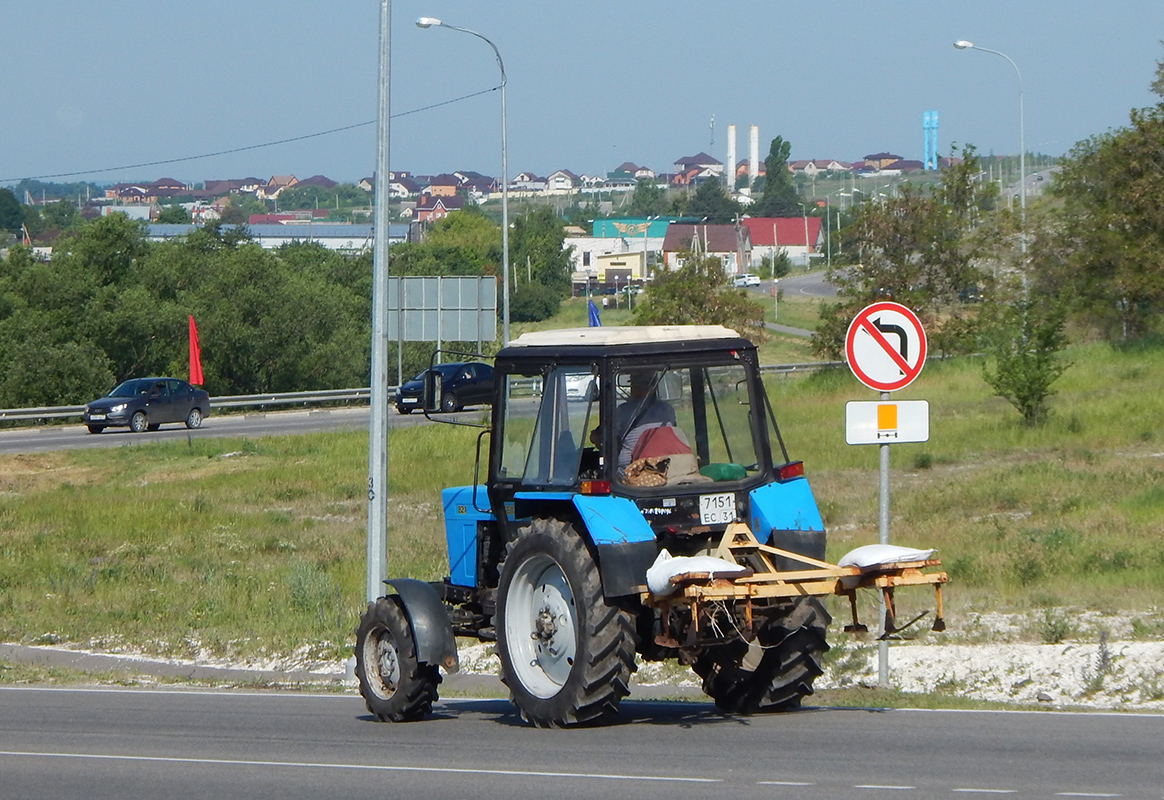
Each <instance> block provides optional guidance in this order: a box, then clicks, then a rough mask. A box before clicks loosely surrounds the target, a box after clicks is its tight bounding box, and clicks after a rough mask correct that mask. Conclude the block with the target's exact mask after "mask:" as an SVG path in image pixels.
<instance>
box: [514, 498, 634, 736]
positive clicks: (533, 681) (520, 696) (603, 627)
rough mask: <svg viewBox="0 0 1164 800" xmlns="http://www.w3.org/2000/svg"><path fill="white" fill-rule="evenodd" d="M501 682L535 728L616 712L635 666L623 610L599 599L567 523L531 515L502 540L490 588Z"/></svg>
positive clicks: (589, 563) (597, 584)
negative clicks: (496, 578) (505, 544)
mask: <svg viewBox="0 0 1164 800" xmlns="http://www.w3.org/2000/svg"><path fill="white" fill-rule="evenodd" d="M497 596H498V605H497V618H498V622H497V652H498V655H499V656H500V658H501V680H502V681H504V682H505V684H506V685H507V686H508V687H509V691H510V699H511V700H512V701H513V704H514V705H515V706H517V708H518V710H519V711H520V712H521V716H522V718H524V719H525V720H526V721H528V722H532V723H533V724H534V725H537V726H538V727H540V728H556V727H563V726H566V725H575V724H578V723H582V722H589V721H591V720H595V719H598V718H600V717H604V716H607V715H610V714H613V713H615V712H616V711H617V710H618V704H619V701H620V700H622V698H624V697H626V695H627V694H628V693H629V692H630V687H629V684H630V675H631V673H632V672H633V671H634V669H635V663H634V653H635V631H634V623H633V619H632V617H631V615H630V614H629V613H627V612H626V611H623V610H622V609H620V608H618V607H617V606H615V605H612V604H609V603H607V602H606V599H605V597H604V596H603V593H602V582H601V579H600V577H599V574H598V566H597V565H596V564H595V563H594V558H593V556H591V554H590V551H589V549H588V548H587V546H586V542H585V541H583V539H582V537H581V536H580V535H579V534H578V532H577V531H576V530H575V529H574V526H573V525H572V524H571V523H569V522H563V521H560V520H555V519H535V520H533V522H532V523H531V524H530V525H528V526H527V527H525V528H523V529H522V531H521V532H520V533H519V534H518V536H517V538H516V539H515V540H514V541H513V542H512V543H511V544H510V545H509V548H508V550H507V552H506V555H505V560H504V561H503V562H502V565H501V580H500V584H499V587H498V591H497Z"/></svg>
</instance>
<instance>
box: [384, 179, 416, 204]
mask: <svg viewBox="0 0 1164 800" xmlns="http://www.w3.org/2000/svg"><path fill="white" fill-rule="evenodd" d="M418 194H420V186H419V185H418V184H417V183H416V181H414V180H412V178H409V177H407V173H398V174H397V176H396V177H395V178H393V179H392V182H391V183H390V184H388V196H389V197H395V198H397V199H398V200H403V199H405V198H407V197H414V196H416V195H418Z"/></svg>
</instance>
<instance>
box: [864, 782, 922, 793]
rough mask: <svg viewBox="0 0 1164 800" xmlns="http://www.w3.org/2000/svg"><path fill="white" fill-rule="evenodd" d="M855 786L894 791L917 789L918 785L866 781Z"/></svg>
mask: <svg viewBox="0 0 1164 800" xmlns="http://www.w3.org/2000/svg"><path fill="white" fill-rule="evenodd" d="M853 788H854V789H890V790H893V791H898V792H904V791H908V790H910V789H916V788H917V787H916V786H882V785H880V784H876V783H865V784H861V783H859V784H857V785H856V786H854V787H853Z"/></svg>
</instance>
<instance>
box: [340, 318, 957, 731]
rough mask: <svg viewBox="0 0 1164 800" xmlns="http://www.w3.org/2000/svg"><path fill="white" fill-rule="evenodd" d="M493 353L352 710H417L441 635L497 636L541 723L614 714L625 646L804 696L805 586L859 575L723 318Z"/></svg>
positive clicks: (587, 334)
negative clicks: (462, 442)
mask: <svg viewBox="0 0 1164 800" xmlns="http://www.w3.org/2000/svg"><path fill="white" fill-rule="evenodd" d="M494 370H495V381H494V395H493V403H492V420H491V424H490V426H489V435H488V436H487V437H485V438H483V439H482V440H479V441H487V442H488V446H487V451H488V472H487V478H486V480H485V482H484V483H483V484H474V485H470V486H461V487H455V488H449V489H445V490H444V491H443V493H442V498H443V505H444V522H445V527H446V532H447V538H448V558H449V574H448V575H447V576H446V577H445V578H444V579H443V580H440V581H436V582H432V583H428V582H423V581H419V580H415V579H390V580H389V581H387V583H388V585H389V587H390V591H389V593H388V594H386V595H385V596H384V597H381V598H379V599H378V600H377V601H376V602H374V603H370V604H369V605H368V608H367V611H366V612H365V613H364V615H363V616H362V618H361V621H360V625H359V629H358V630H357V640H356V647H355V655H356V675H357V678H358V680H359V687H360V693H361V695H362V696H363V697H364V699H365V701H366V703H367V706H368V709H369V710H370V711H371V712H372V713H373V714H374V715H376V716H377V717H378V718H380V719H382V720H392V721H409V720H416V719H420V718H423V717H424V716H425V715H426V714H428V713H429V712H430V711H431V707H432V703H433V701H434V700H436V699H437V690H438V686H439V684H440V682H441V675H440V671H441V670H442V669H444V670H446V671H451V670H455V669H456V667H457V651H456V645H455V637H457V636H460V637H471V638H474V639H477V640H480V641H495V642H496V653H497V655H498V657H499V658H500V662H501V679H502V681H503V682H504V683H505V685H506V686H507V687H508V689H509V692H510V695H511V699H512V702H513V703H514V705H515V706H516V707H517V709H518V710H519V711H520V713H521V715H522V717H523V718H524V719H526V720H527V721H529V722H531V723H533V724H534V725H537V726H540V727H562V726H569V725H575V724H579V723H587V722H592V721H595V720H599V719H601V718H602V717H605V716H607V715H611V714H613V713H615V712H616V711H617V709H618V705H619V702H620V701H621V699H622V698H623V697H625V696H626V695H627V694H628V693H629V692H630V684H631V675H632V673H633V672H634V671H635V668H636V654H637V655H638V656H639V657H640V658H641V659H643V660H646V661H657V660H662V659H678V660H679V661H680V662H681V663H683V664H688V665H690V666H691V668H692V669H693V670H694V671H695V672H696V673H697V674H698V675H699V676H700V677H701V678H702V681H703V688H704V690H705V691H706V693H707V694H708V695H709V696H710V697H711V698H712V699H714V701H715V703H716V705H718V706H719V707H720V708H722V709H725V710H727V711H731V712H738V713H752V712H757V711H761V710H784V709H792V708H796V707H798V706H799V705H800V702H801V699H802V698H803V697H805V696H806V695H809V694H812V691H813V681H814V679H815V678H816V677H817V676H818V675H820V674H821V671H822V670H821V657H822V656H823V655H824V653H825V652H826V651H827V650H828V644H827V643H826V641H825V629H826V627H827V626H828V624H829V622H830V617H829V615H828V613H827V612H826V611H825V608H824V606H823V604H822V602H821V599H820V598H821V596H822V595H826V594H834V593H839V594H845V593H850V594H851V592H852V590H853V588H854V587H855V586H857V585H858V583H861V581H862V580H863V581H864V582H863V583H861V585H873V584H872V583H870V581H871V580H874V579H873V578H868V577H867V578H864V579H862V578H860V577H859V576H858V575H857V573H856V572H855V571H853V568H849V571H848V572H845V570H842V569H840V568H838V567H835V566H833V565H829V564H827V563H825V562H824V561H823V559H824V554H825V531H824V526H823V524H822V522H821V517H820V513H819V512H818V510H817V506H816V502H815V500H814V498H813V494H812V491H811V490H810V488H809V484H808V481H807V480H806V478H805V477H804V475H803V468H802V465H801V462H799V461H793V460H792V459H791V458H790V457H789V455H788V453H787V452H786V449H785V446H784V441H783V439H782V438H781V436H780V431H779V429H778V428H777V426H776V420H775V415H774V414H773V408H772V404H771V402H770V401H769V399H768V397H767V395H766V393H765V391H764V387H763V385H762V383H761V376H760V370H759V362H758V359H757V354H756V348H755V346H754V345H753V344H752V343H751V342H749V341H747V340H746V339H743V338H741V337H740V336H739V335H738V334H737V333H735V332H734V331H731V330H729V329H727V328H723V327H720V326H657V327H633V328H617V327H606V328H583V329H576V330H558V331H545V332H537V333H527V334H524V335H522V336H521V337H519V338H517V339H515V340H514V341H513V342H512V343H511V344H510V345H509V346H507V347H505V348H504V349H502V350H501V351H500V352H499V353H498V354H497V356H496V359H495V362H494ZM433 374H434V376H435V375H436V373H433ZM437 383H439V377H434V378H433V379H432V380H431V381H430V385H429V386H427V387H426V396H427V397H428V398H430V402H429V403H428V405H429V406H430V407H431V408H433V409H435V408H436V407H437V403H439V400H436V399H435V398H439V397H440V396H441V392H440V387H439V385H435V384H437ZM483 449H484V448H482V447H480V446H479V448H478V451H479V453H478V461H479V462H480V460H481V459H482V455H481V452H482V450H483ZM479 466H480V465H478V470H479ZM474 474H475V475H476V474H478V471H475V473H474ZM914 566H917V565H914ZM915 572H916V570H915ZM649 573H650V577H649ZM842 573H843V574H844V575H847V576H848V582H847V583H845V584H844V585H843V586H842V581H841V576H842ZM898 574H899V578H900V570H899V571H898ZM941 580H944V575H943V576H942V577H941ZM914 582H927V583H936V582H937V580H936V579H934V578H931V577H930V576H926V579H924V580H923V579H916V580H915V581H914ZM876 585H878V586H881V587H882V588H883V589H884V588H885V584H884V582H882V583H878V584H876ZM889 585H890V588H889V589H887V590H886V591H887V592H889V593H891V592H892V585H901V582H900V580H899V581H898V582H897V583H896V584H893V583H892V582H891V583H890V584H889ZM855 607H856V606H855V604H854V609H855ZM854 624H856V619H855V613H854Z"/></svg>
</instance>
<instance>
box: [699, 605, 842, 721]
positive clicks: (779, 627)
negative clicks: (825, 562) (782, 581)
mask: <svg viewBox="0 0 1164 800" xmlns="http://www.w3.org/2000/svg"><path fill="white" fill-rule="evenodd" d="M831 619H832V618H831V617H830V616H829V613H828V612H827V611H825V608H824V605H822V604H821V602H820V600H818V599H817V598H815V597H803V598H799V599H797V600H794V601H792V603H790V604H788V605H786V606H783V607H780V608H777V609H773V610H771V611H769V612H768V613H764V614H761V613H757V614H756V619H755V622H754V627H755V635H754V637H753V638H752V640H751V641H748V642H745V641H736V642H733V643H731V644H726V645H718V646H715V647H709V648H707V649H706V650H704V651H703V653H702V654H701V655H700V656H699V657H698V658H697V659H696V660H695V663H694V664H693V665H692V667H693V669H694V670H695V672H696V674H698V675H699V677H701V678H703V691H704V692H706V693H707V694H708V695H709V696H710V697H711V698H712V699H713V700H715V704H716V705H717V706H718V707H719V708H721V709H723V710H724V711H730V712H732V713H737V714H752V713H755V712H757V711H790V710H792V709H796V708H799V707H800V701H801V699H802V698H804V697H805V696H807V695H810V694H812V684H813V681H814V680H816V678H817V676H818V675H820V674H821V672H822V668H821V665H820V662H821V658H822V657H823V656H824V654H825V653H826V652H828V649H829V646H828V643H827V642H826V641H825V629H826V628H828V624H829V622H830V621H831Z"/></svg>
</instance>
